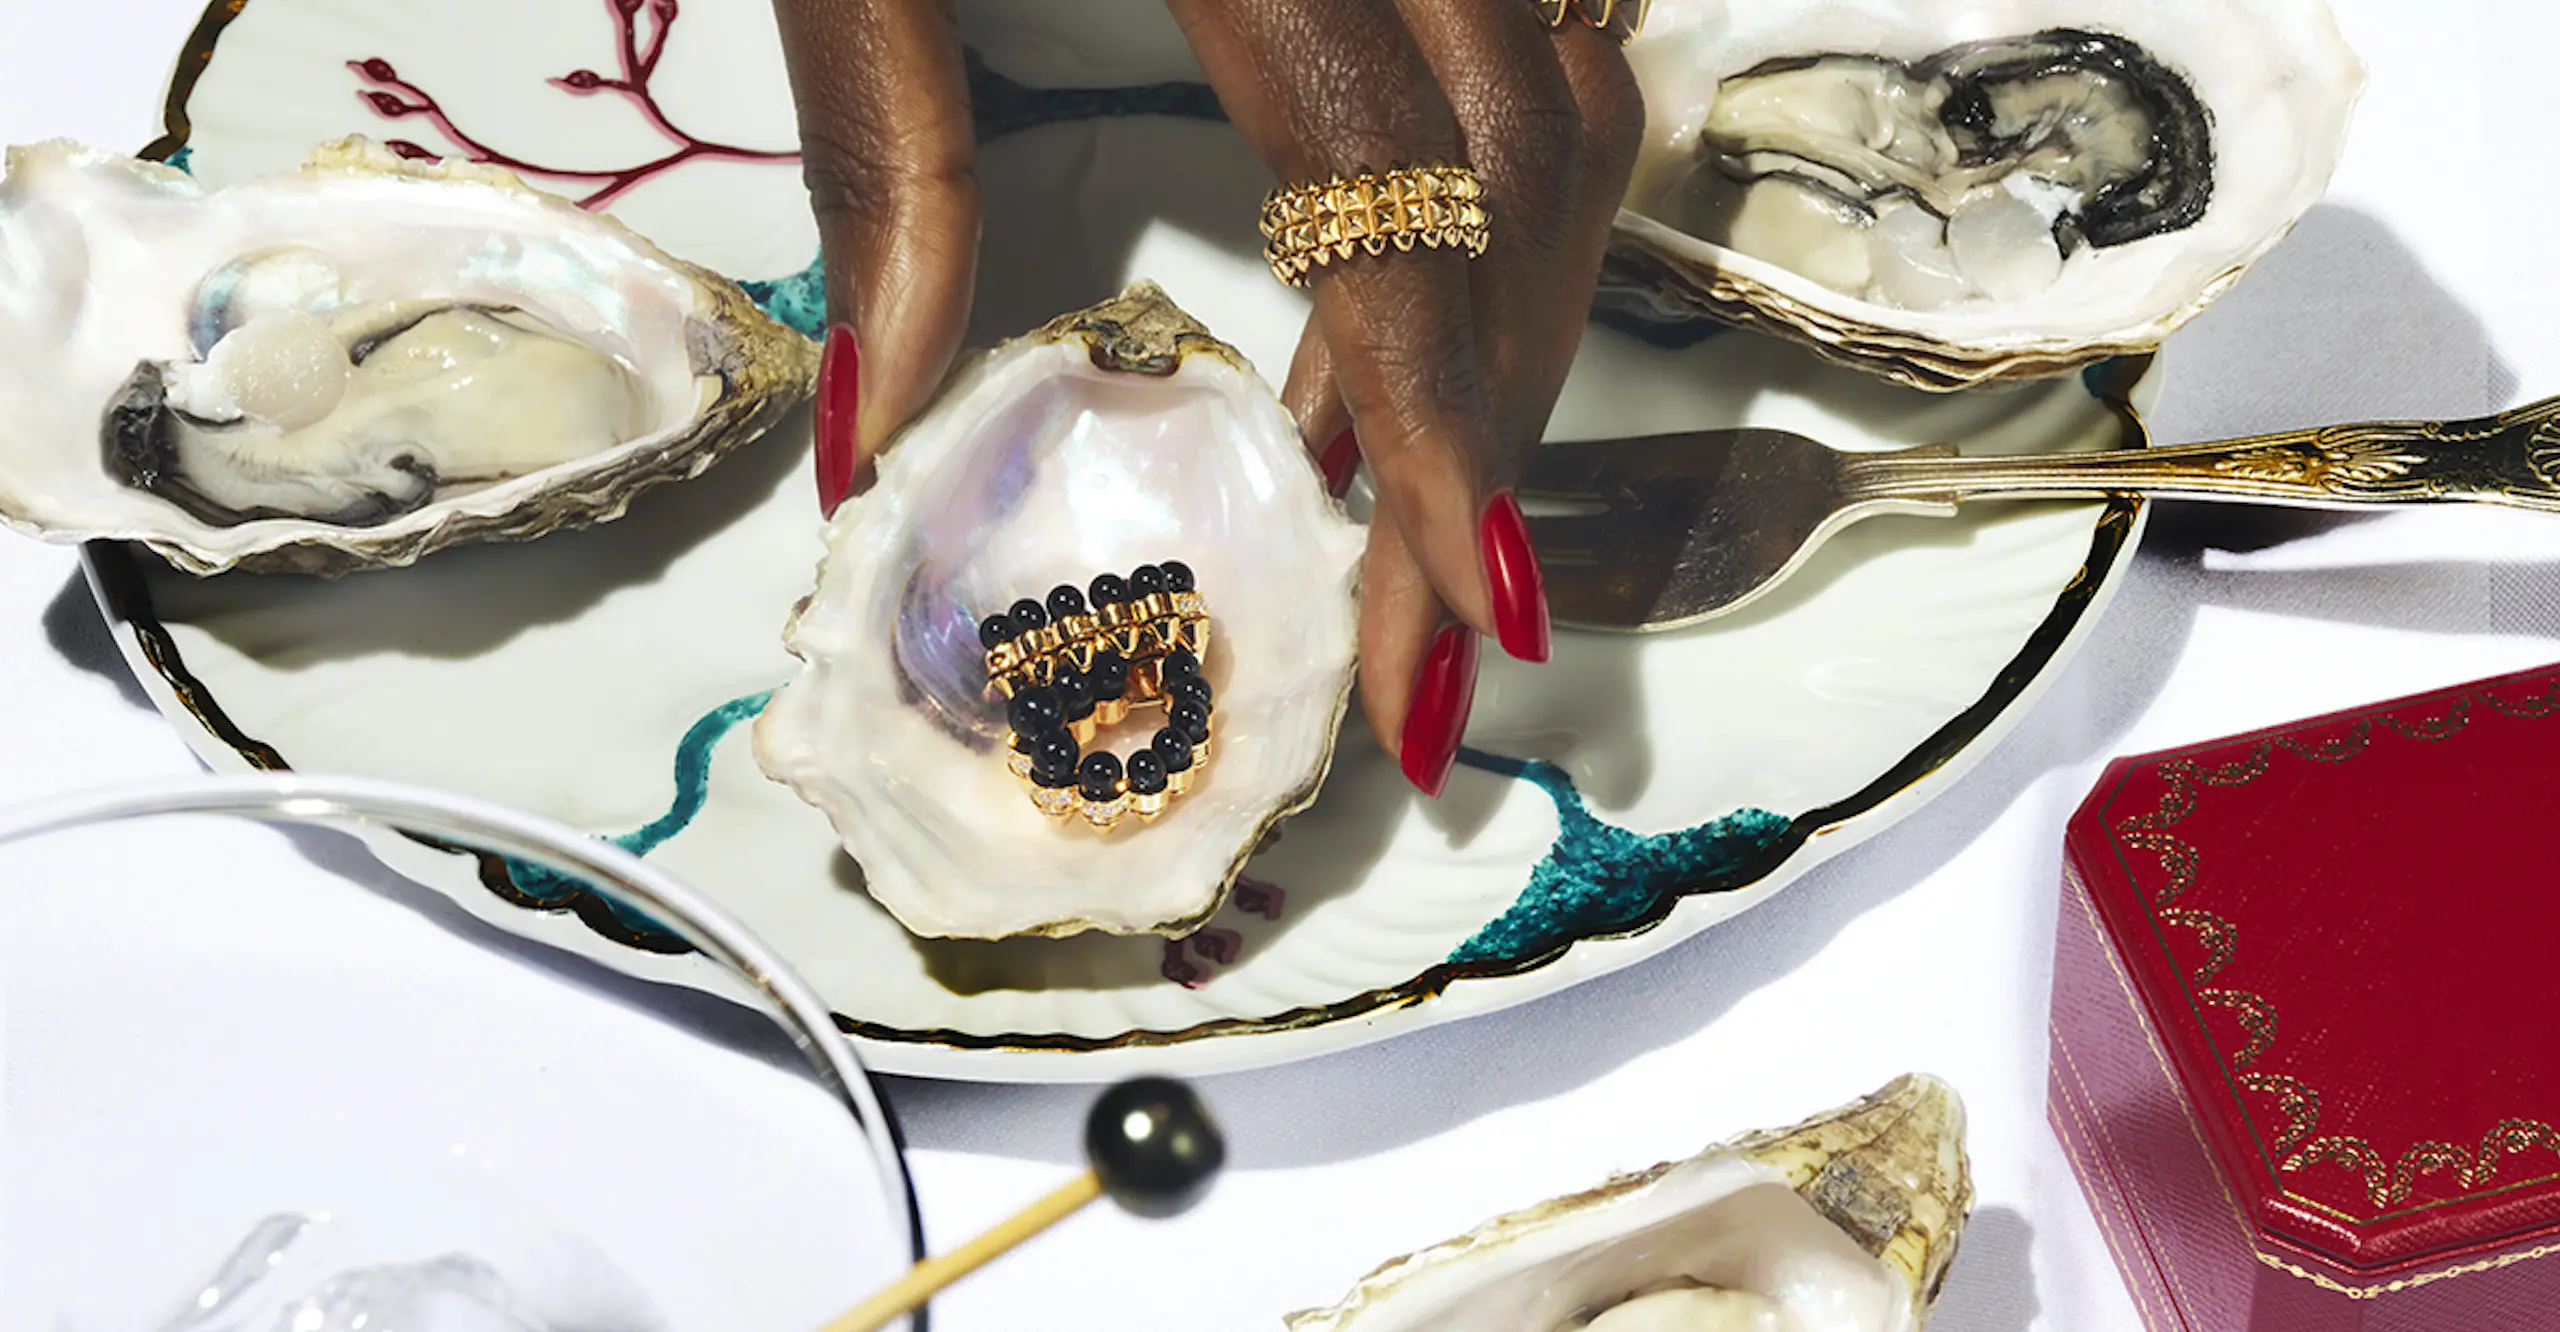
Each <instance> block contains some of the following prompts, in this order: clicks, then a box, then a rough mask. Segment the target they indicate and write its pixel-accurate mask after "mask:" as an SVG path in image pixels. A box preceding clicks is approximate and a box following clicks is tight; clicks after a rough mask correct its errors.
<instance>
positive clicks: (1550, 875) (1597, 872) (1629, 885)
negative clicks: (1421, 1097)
mask: <svg viewBox="0 0 2560 1332" xmlns="http://www.w3.org/2000/svg"><path fill="white" fill-rule="evenodd" d="M1458 760H1459V762H1462V763H1465V764H1466V765H1468V766H1469V767H1473V768H1481V769H1483V770H1485V771H1486V772H1495V773H1500V774H1502V775H1503V776H1506V777H1516V778H1518V779H1520V780H1521V781H1524V782H1530V783H1533V784H1535V785H1536V786H1538V787H1539V788H1540V789H1542V790H1544V791H1545V792H1546V793H1547V798H1548V799H1550V800H1553V801H1554V802H1555V805H1556V823H1557V825H1558V826H1557V828H1556V840H1555V845H1554V846H1552V847H1550V848H1549V849H1548V851H1547V856H1546V859H1544V860H1541V861H1539V862H1538V865H1537V868H1535V869H1533V870H1531V871H1529V885H1528V887H1526V888H1524V889H1522V890H1521V892H1520V896H1519V898H1518V899H1517V900H1516V901H1514V902H1513V903H1512V904H1511V909H1510V910H1508V911H1505V912H1503V913H1502V914H1501V915H1500V916H1497V917H1495V918H1494V920H1493V923H1491V924H1489V925H1487V926H1485V927H1484V928H1483V929H1481V930H1478V931H1476V935H1475V937H1474V938H1472V939H1469V940H1467V941H1466V942H1465V943H1463V944H1460V945H1459V946H1458V950H1457V951H1456V952H1454V953H1451V954H1450V955H1449V960H1450V961H1451V962H1454V963H1469V962H1515V961H1519V960H1521V959H1523V958H1530V957H1536V956H1538V955H1539V954H1542V953H1546V952H1551V951H1553V950H1555V949H1558V948H1562V947H1564V946H1565V945H1567V944H1570V943H1573V942H1575V941H1576V940H1580V939H1587V938H1590V937H1592V936H1594V935H1600V934H1607V933H1609V932H1610V931H1612V930H1616V929H1621V928H1624V927H1626V926H1629V925H1632V924H1634V923H1635V922H1636V921H1638V920H1640V919H1642V918H1643V916H1644V915H1645V913H1646V912H1647V911H1649V910H1651V909H1652V908H1653V906H1654V904H1655V903H1656V902H1657V901H1659V900H1660V899H1661V898H1662V897H1663V896H1664V895H1665V894H1668V893H1671V892H1674V891H1676V890H1677V888H1678V886H1679V885H1681V884H1684V883H1699V882H1703V881H1707V880H1712V879H1716V878H1720V877H1723V876H1725V875H1726V874H1728V873H1729V872H1730V871H1732V870H1733V869H1734V868H1736V867H1737V866H1739V865H1741V864H1742V863H1743V862H1744V861H1745V860H1747V859H1749V858H1750V857H1751V856H1753V855H1754V854H1756V853H1758V852H1760V851H1762V850H1764V849H1766V848H1767V847H1768V846H1770V845H1771V844H1772V843H1774V842H1776V841H1777V840H1778V838H1779V837H1780V836H1781V835H1782V834H1784V833H1785V832H1786V830H1787V820H1786V819H1785V818H1784V817H1783V816H1781V815H1777V814H1772V813H1770V812H1769V811H1767V810H1765V809H1738V810H1735V811H1734V812H1733V813H1731V814H1727V815H1725V816H1724V817H1723V818H1720V819H1717V820H1715V821H1714V822H1712V823H1702V824H1700V825H1698V826H1697V827H1695V828H1683V829H1681V830H1680V831H1678V832H1667V833H1656V834H1652V835H1647V834H1644V833H1637V832H1629V831H1628V830H1626V829H1624V828H1620V827H1616V826H1614V825H1611V824H1607V823H1603V822H1601V821H1600V820H1599V819H1598V818H1596V817H1594V816H1593V815H1592V813H1591V811H1590V809H1589V808H1588V807H1586V806H1585V805H1584V804H1583V803H1582V793H1581V792H1580V791H1577V790H1575V789H1574V786H1573V779H1572V778H1571V777H1568V776H1566V775H1565V771H1564V769H1562V768H1559V767H1557V766H1556V765H1554V764H1552V763H1545V762H1541V761H1539V760H1537V759H1515V758H1505V757H1503V756H1502V755H1500V754H1487V753H1485V752H1483V751H1481V750H1475V749H1461V750H1459V751H1458Z"/></svg>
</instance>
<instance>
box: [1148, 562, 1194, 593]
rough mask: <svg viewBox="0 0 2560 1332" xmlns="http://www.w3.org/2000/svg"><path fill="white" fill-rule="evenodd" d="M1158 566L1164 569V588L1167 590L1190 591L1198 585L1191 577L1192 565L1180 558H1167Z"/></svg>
mask: <svg viewBox="0 0 2560 1332" xmlns="http://www.w3.org/2000/svg"><path fill="white" fill-rule="evenodd" d="M1156 567H1157V568H1159V569H1162V570H1164V590H1165V591H1167V592H1188V591H1191V590H1192V589H1193V588H1194V587H1197V586H1198V584H1197V583H1196V582H1195V581H1193V579H1192V577H1191V566H1190V565H1188V564H1184V563H1183V562H1182V561H1180V560H1166V561H1165V562H1164V563H1162V564H1159V565H1157V566H1156Z"/></svg>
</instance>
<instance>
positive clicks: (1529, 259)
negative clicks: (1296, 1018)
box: [784, 0, 1644, 795]
mask: <svg viewBox="0 0 2560 1332" xmlns="http://www.w3.org/2000/svg"><path fill="white" fill-rule="evenodd" d="M791 2H792V0H784V3H786V4H789V3H791ZM799 2H800V3H814V0H799ZM1168 3H1169V4H1170V5H1171V7H1172V9H1173V12H1174V15H1175V17H1176V18H1177V19H1178V20H1179V21H1180V22H1181V24H1182V27H1183V31H1184V32H1185V33H1186V34H1187V35H1188V36H1189V38H1190V41H1191V46H1192V49H1193V50H1194V51H1195V52H1196V53H1197V54H1198V56H1199V58H1200V63H1201V65H1202V66H1203V67H1204V68H1205V69H1206V70H1207V71H1208V74H1209V81H1210V82H1211V83H1212V84H1213V85H1214V86H1215V87H1216V89H1217V92H1218V97H1219V100H1220V101H1221V102H1222V103H1223V104H1224V105H1225V107H1226V109H1227V113H1228V115H1229V116H1230V117H1231V118H1232V119H1233V120H1234V121H1235V124H1236V127H1237V128H1238V129H1239V130H1241V131H1243V133H1244V136H1245V138H1246V140H1247V141H1248V142H1249V143H1250V144H1251V145H1252V146H1253V149H1254V151H1255V152H1256V153H1257V154H1259V155H1260V156H1261V158H1262V159H1263V161H1264V162H1265V163H1266V164H1268V165H1269V166H1270V168H1271V169H1272V171H1273V173H1274V174H1276V175H1277V176H1278V177H1279V178H1280V179H1281V180H1282V181H1283V182H1285V183H1288V184H1293V185H1294V184H1308V183H1316V182H1321V181H1323V180H1326V179H1328V178H1330V177H1332V176H1335V175H1353V174H1356V173H1358V172H1360V171H1362V170H1372V171H1377V172H1381V173H1383V172H1385V171H1387V170H1389V169H1390V168H1393V167H1400V166H1407V165H1418V164H1463V165H1467V166H1471V167H1473V168H1474V169H1475V171H1476V172H1477V174H1478V175H1479V176H1480V177H1482V179H1483V182H1484V186H1485V196H1486V206H1487V210H1488V212H1489V213H1490V214H1491V226H1490V235H1491V240H1490V244H1489V245H1488V246H1487V248H1486V250H1485V252H1484V254H1483V255H1482V256H1481V257H1480V258H1477V259H1475V260H1473V261H1472V262H1470V261H1469V260H1468V259H1466V258H1465V257H1464V256H1463V255H1462V254H1461V253H1459V252H1457V251H1453V250H1431V249H1423V248H1416V249H1413V250H1411V251H1408V252H1397V251H1389V252H1387V253H1386V254H1383V255H1379V256H1376V257H1371V256H1369V255H1366V254H1355V255H1354V256H1353V257H1352V258H1350V259H1349V260H1344V261H1338V262H1335V263H1333V264H1330V265H1328V266H1326V267H1323V268H1319V269H1317V270H1315V273H1314V280H1313V283H1312V289H1313V292H1314V296H1315V317H1314V318H1313V319H1312V320H1311V321H1310V322H1309V324H1308V328H1307V332H1306V335H1305V336H1304V337H1303V338H1302V340H1301V341H1300V344H1299V348H1298V355H1297V358H1296V361H1295V363H1294V364H1292V365H1291V367H1290V371H1289V383H1288V386H1287V388H1286V389H1285V391H1284V395H1283V396H1284V398H1285V400H1286V401H1287V402H1288V404H1289V405H1290V407H1291V409H1292V410H1293V411H1294V412H1296V414H1297V417H1298V421H1299V424H1300V426H1301V427H1302V428H1303V429H1304V430H1305V432H1306V434H1307V437H1308V439H1309V441H1310V442H1311V444H1313V446H1314V447H1315V448H1316V449H1317V450H1318V451H1319V454H1320V457H1321V460H1322V463H1323V466H1324V469H1325V472H1326V474H1327V477H1328V479H1338V481H1339V482H1340V483H1345V484H1347V482H1348V479H1349V476H1350V473H1351V470H1352V468H1353V467H1354V465H1355V464H1356V462H1357V461H1358V459H1359V458H1365V459H1367V461H1368V463H1369V467H1370V470H1371V473H1372V475H1373V476H1374V477H1375V479H1376V483H1377V493H1378V505H1377V510H1376V513H1375V516H1374V517H1373V518H1372V519H1371V520H1370V528H1369V551H1368V557H1367V561H1366V563H1365V565H1364V567H1363V594H1362V600H1363V605H1362V611H1361V625H1360V651H1361V662H1360V689H1361V697H1362V700H1363V702H1364V705H1365V707H1366V709H1367V712H1368V715H1369V724H1370V727H1371V729H1372V730H1373V731H1375V732H1376V734H1377V736H1378V739H1379V741H1380V743H1382V744H1384V745H1385V746H1386V747H1387V748H1388V750H1389V751H1390V752H1392V753H1394V754H1396V755H1397V757H1398V759H1399V761H1400V762H1401V763H1402V765H1403V767H1404V771H1405V775H1406V776H1407V777H1408V778H1409V779H1411V781H1412V782H1413V784H1414V785H1415V786H1417V787H1419V788H1421V789H1422V790H1423V791H1425V792H1427V793H1429V794H1432V795H1438V794H1439V793H1440V790H1441V787H1442V785H1443V784H1444V783H1445V782H1446V781H1447V780H1448V775H1449V769H1450V765H1451V764H1452V763H1453V762H1454V761H1455V759H1456V756H1457V747H1458V740H1459V737H1460V736H1461V735H1462V734H1463V733H1464V731H1465V729H1466V721H1467V712H1468V710H1469V708H1470V706H1471V705H1472V703H1473V700H1474V695H1475V670H1476V636H1477V635H1479V634H1484V635H1489V636H1492V637H1495V638H1497V639H1499V640H1500V642H1501V643H1502V646H1503V648H1504V649H1505V650H1506V651H1508V652H1510V653H1511V655H1513V656H1514V657H1517V658H1520V659H1521V660H1524V661H1544V660H1545V659H1546V657H1547V649H1548V627H1547V607H1546V591H1545V587H1544V584H1543V582H1542V580H1541V578H1540V576H1539V573H1538V565H1537V559H1536V556H1535V554H1534V553H1533V552H1532V551H1531V550H1530V548H1529V538H1528V533H1527V530H1526V528H1525V527H1524V525H1523V523H1522V521H1521V517H1520V510H1519V506H1518V505H1517V503H1516V502H1514V501H1513V500H1512V499H1511V497H1510V492H1509V491H1508V489H1507V488H1506V487H1507V485H1508V483H1509V481H1510V480H1511V478H1512V477H1513V476H1514V475H1515V474H1516V473H1515V469H1516V467H1517V466H1518V464H1519V463H1520V462H1521V460H1522V459H1523V457H1524V455H1525V453H1526V451H1527V450H1528V449H1529V448H1531V447H1534V446H1535V445H1536V444H1537V442H1538V439H1539V436H1540V435H1541V433H1542V432H1543V431H1544V429H1545V426H1546V420H1547V414H1548V412H1549V411H1550V410H1551V409H1552V408H1553V407H1554V405H1555V399H1556V394H1557V392H1558V391H1559V390H1560V389H1561V388H1562V387H1563V384H1564V377H1565V371H1566V370H1567V369H1568V368H1569V367H1570V366H1571V364H1572V361H1573V354H1574V349H1575V348H1576V347H1577V346H1578V345H1579V344H1580V342H1581V338H1582V329H1583V324H1584V321H1585V319H1586V318H1587V316H1588V313H1589V310H1590V304H1591V294H1592V290H1593V288H1594V287H1595V286H1596V285H1597V283H1598V280H1599V271H1600V259H1601V254H1602V251H1603V250H1604V249H1606V247H1607V244H1608V238H1609V222H1610V219H1611V218H1612V217H1613V216H1614V215H1615V214H1616V212H1617V207H1618V200H1619V197H1620V196H1621V195H1622V194H1623V192H1624V190H1625V187H1626V183H1627V173H1628V172H1629V170H1630V169H1631V168H1632V166H1633V159H1634V154H1635V145H1636V140H1637V137H1638V135H1639V134H1640V133H1641V132H1642V129H1643V121H1644V107H1643V101H1642V98H1641V97H1640V95H1639V94H1638V93H1637V91H1636V87H1635V81H1634V79H1633V77H1632V76H1631V75H1630V74H1629V72H1628V70H1627V64H1626V60H1625V57H1624V56H1623V55H1622V54H1621V53H1620V51H1619V46H1618V42H1617V40H1616V39H1615V38H1614V37H1611V36H1608V35H1606V34H1603V33H1601V32H1599V31H1596V30H1594V29H1592V28H1590V27H1589V26H1587V25H1585V24H1583V23H1581V22H1580V21H1578V20H1568V21H1567V22H1566V23H1565V24H1563V25H1562V26H1561V27H1558V28H1555V29H1549V28H1548V27H1546V26H1545V24H1544V23H1542V22H1541V21H1540V19H1539V16H1538V10H1537V7H1536V6H1535V5H1533V4H1532V0H1467V2H1466V3H1451V0H1168ZM856 7H857V8H859V7H860V6H856ZM1355 449H1356V452H1357V456H1356V457H1355V456H1354V454H1353V450H1355ZM1338 488H1339V487H1338V486H1337V489H1338ZM1453 616H1454V620H1455V622H1454V623H1452V622H1451V617H1453Z"/></svg>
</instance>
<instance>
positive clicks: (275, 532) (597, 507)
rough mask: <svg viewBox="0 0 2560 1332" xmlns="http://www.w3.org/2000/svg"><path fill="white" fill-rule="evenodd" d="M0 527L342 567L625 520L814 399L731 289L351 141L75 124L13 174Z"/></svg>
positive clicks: (560, 204) (186, 557) (463, 174)
mask: <svg viewBox="0 0 2560 1332" xmlns="http://www.w3.org/2000/svg"><path fill="white" fill-rule="evenodd" d="M0 353H5V354H0V520H5V521H6V522H7V523H8V525H10V526H12V527H16V528H19V529H21V530H25V531H30V532H33V533H35V534H36V535H39V536H43V537H47V538H51V539H56V540H88V539H94V538H112V539H123V540H133V541H140V542H143V543H145V544H147V545H149V546H151V547H152V548H154V549H155V550H158V551H159V552H160V553H161V554H163V555H164V556H166V557H167V558H168V559H169V560H170V561H171V562H172V563H173V564H176V565H177V566H178V567H180V568H183V569H187V570H190V571H192V572H195V573H199V574H207V573H216V572H220V571H222V570H225V569H230V568H246V569H263V570H287V571H298V572H306V573H318V574H340V573H346V572H349V571H352V570H357V569H364V568H377V567H388V566H396V565H403V564H407V563H409V562H411V561H413V560H415V559H417V558H418V557H419V556H421V555H423V554H425V553H426V552H428V551H431V550H434V549H436V548H438V547H441V546H446V545H451V544H455V543H458V542H466V541H489V540H521V539H525V538H529V537H534V536H539V535H542V534H543V533H546V532H550V531H554V530H558V529H561V528H566V527H575V526H580V525H584V524H588V523H595V522H603V521H607V520H609V519H612V518H615V517H618V516H619V515H620V514H621V513H622V512H623V510H624V508H625V507H626V506H627V505H628V504H629V503H630V501H631V498H632V496H633V495H634V494H636V493H637V492H638V491H640V490H642V489H644V488H646V487H647V486H649V485H651V484H653V483H656V482H659V481H664V480H673V479H680V478H683V477H688V476H692V475H696V474H698V473H700V472H701V471H702V470H703V469H705V468H707V467H709V466H710V465H711V464H712V462H714V461H715V460H716V459H718V458H719V457H720V456H721V455H722V454H723V453H724V452H726V451H727V450H729V449H730V448H733V447H735V446H736V445H738V444H740V443H743V442H745V441H746V440H748V439H752V438H754V437H755V436H756V435H758V434H760V433H761V432H762V431H763V430H765V429H766V428H768V427H769V426H770V425H771V424H772V423H773V422H774V421H775V420H776V419H778V418H779V416H780V415H781V414H782V412H783V411H784V410H786V409H787V408H789V407H790V406H792V405H793V404H794V403H796V402H798V401H799V400H800V399H801V398H803V397H805V396H806V395H807V393H808V391H809V388H810V385H811V383H812V381H813V380H814V378H815V374H816V350H815V348H814V347H813V346H812V345H811V344H810V343H809V342H808V340H807V339H805V338H802V337H801V336H799V335H798V334H796V333H793V332H791V331H790V330H788V329H786V328H783V327H782V326H781V325H779V324H776V323H774V322H773V321H772V320H771V319H769V318H767V317H766V316H765V315H764V314H763V312H761V311H759V310H758V309H756V308H755V306H754V304H753V303H752V302H751V301H749V300H748V299H747V297H746V295H745V293H743V292H742V291H740V290H739V289H738V288H737V287H736V286H735V285H734V284H732V283H730V282H729V281H728V280H727V279H725V278H722V277H720V276H718V275H717V274H713V273H710V272H708V271H706V270H703V269H700V268H697V267H695V266H693V265H690V264H687V263H684V262H682V261H680V260H677V259H674V258H671V257H669V256H668V255H666V254H665V253H664V252H662V251H660V250H658V249H657V248H656V247H655V246H653V245H651V244H650V243H649V242H647V241H646V240H643V239H642V238H640V237H639V236H637V235H636V234H634V233H632V232H631V231H629V230H628V229H626V228H625V227H623V226H622V225H621V224H620V223H618V222H615V221H614V220H612V219H610V218H606V217H602V216H598V215H594V214H590V213H587V212H585V211H583V210H581V209H579V208H577V207H576V206H575V205H573V204H571V203H569V202H568V201H566V200H563V199H559V198H555V197H553V196H550V195H547V194H544V193H542V192H540V191H537V190H534V189H532V188H531V187H529V186H527V185H525V184H524V183H523V182H521V181H519V180H517V179H516V178H515V177H514V176H513V175H511V174H509V173H507V172H504V171H500V170H497V169H494V168H489V167H483V166H476V165H473V164H470V163H464V162H441V163H439V162H418V161H410V160H407V159H404V158H402V157H400V156H398V155H396V154H394V153H392V152H390V151H388V150H387V149H384V148H382V147H380V146H378V145H374V144H371V143H368V142H366V141H364V140H361V139H349V140H344V141H341V142H338V143H334V144H328V145H324V146H322V147H321V148H319V149H318V150H316V151H315V152H314V154H313V155H312V157H311V159H310V161H309V163H308V164H307V165H306V166H305V167H304V168H303V169H302V170H301V171H299V172H295V173H290V174H285V175H280V176H275V177H269V178H264V179H259V180H252V181H247V182H243V183H240V184H237V185H233V186H230V187H228V188H224V189H219V190H208V189H206V188H204V187H203V186H202V185H200V184H199V183H197V182H196V181H195V180H193V179H192V178H191V177H189V176H187V175H186V174H184V173H183V172H180V171H177V170H175V169H173V168H170V167H167V166H163V165H160V164H157V163H151V162H143V161H137V160H135V159H132V158H128V157H123V156H119V155H116V154H112V153H103V152H96V151H92V150H88V149H84V148H80V147H78V146H76V145H72V144H67V143H48V144H40V145H36V146H34V147H29V148H21V149H16V150H13V151H12V152H11V153H10V155H9V161H8V173H7V177H6V179H5V180H0Z"/></svg>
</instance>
